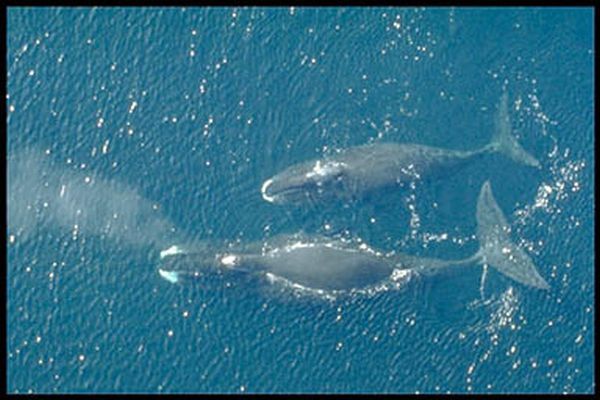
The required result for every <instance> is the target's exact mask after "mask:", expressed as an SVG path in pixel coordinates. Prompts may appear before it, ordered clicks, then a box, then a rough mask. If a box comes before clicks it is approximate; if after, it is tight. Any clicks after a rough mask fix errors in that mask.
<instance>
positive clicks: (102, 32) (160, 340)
mask: <svg viewBox="0 0 600 400" xmlns="http://www.w3.org/2000/svg"><path fill="white" fill-rule="evenodd" d="M7 14H8V15H7V25H8V29H7V54H6V61H7V96H6V109H7V128H8V137H7V165H8V185H7V200H8V209H7V215H8V229H7V245H6V248H7V254H8V256H7V280H6V282H7V296H8V299H7V300H8V302H7V330H6V334H7V343H6V349H7V360H6V367H7V368H6V374H7V389H8V391H9V392H11V393H198V392H210V393H241V392H245V393H298V392H302V393H313V392H319V393H469V392H472V393H514V392H518V393H592V392H595V381H594V361H595V360H594V354H593V351H594V338H595V336H594V335H595V332H594V313H595V309H594V288H595V287H594V261H595V260H594V248H593V238H594V234H593V232H594V219H593V215H594V206H593V205H594V186H593V177H594V176H593V175H594V174H593V166H594V150H593V148H594V141H593V110H594V97H593V61H594V51H593V43H594V37H593V10H592V9H589V8H588V9H585V8H573V9H569V8H560V9H551V8H544V9H536V8H520V9H511V8H501V9H473V8H469V9H462V8H419V9H409V8H323V9H319V8H264V9H263V8H210V9H205V8H164V9H161V8H151V9H150V8H149V9H136V8H127V9H118V8H94V9H87V8H77V9H74V8H9V9H8V11H7ZM503 91H506V92H508V95H509V111H510V118H511V122H512V128H513V133H514V134H515V136H516V137H517V138H518V140H519V142H520V143H521V144H522V145H523V147H524V148H526V149H527V150H528V151H529V152H530V153H531V154H533V155H535V157H536V158H537V159H538V160H540V162H541V165H542V166H541V168H539V169H536V168H529V167H526V166H523V165H520V164H517V163H514V162H512V161H511V160H508V159H506V158H504V157H502V156H499V155H491V156H489V157H485V158H482V159H481V160H478V161H477V162H475V163H472V164H470V165H469V166H467V167H465V168H463V169H461V170H459V171H456V172H454V173H452V174H450V175H449V176H447V177H445V178H444V179H439V180H435V181H431V182H420V183H419V184H417V185H415V186H414V187H411V188H408V189H407V190H404V191H390V190H388V191H384V192H381V193H378V194H376V195H374V196H372V197H371V198H367V199H363V200H359V201H347V202H344V201H341V202H335V201H334V202H331V203H327V204H309V205H307V206H300V207H294V206H281V205H274V204H269V203H268V202H265V201H264V200H263V199H262V198H261V194H260V186H261V184H262V182H263V181H264V180H265V179H267V178H269V177H270V176H272V175H274V174H276V173H277V172H279V171H281V170H282V169H284V168H286V167H288V166H290V165H292V164H294V163H296V162H300V161H304V160H308V159H314V158H318V157H322V156H324V155H327V154H332V153H334V152H335V151H336V150H338V149H343V148H346V147H349V146H353V145H359V144H364V143H369V142H378V141H382V142H383V141H390V142H411V143H420V144H426V145H429V146H437V147H442V148H448V149H463V150H468V149H476V148H480V147H482V146H484V145H485V144H486V143H488V142H489V141H490V139H491V137H492V135H493V133H494V128H495V119H494V116H495V109H496V106H497V104H498V102H499V99H500V97H501V95H502V93H503ZM486 180H489V181H490V183H491V186H492V188H493V191H494V195H495V197H496V200H497V202H498V204H499V206H500V208H501V209H502V210H503V212H504V213H505V214H506V217H507V220H508V222H509V223H510V225H511V229H512V232H511V237H512V239H513V240H514V241H515V242H517V243H518V244H519V245H520V246H522V247H523V248H525V249H526V250H527V252H528V253H529V255H530V256H531V258H532V260H533V262H534V263H535V265H536V266H537V268H538V270H539V272H540V274H541V275H542V276H543V277H544V278H545V279H546V280H547V282H548V283H549V285H550V287H551V288H550V290H539V289H535V288H530V287H527V286H524V285H521V284H519V283H516V282H514V281H511V280H510V279H508V278H506V277H505V276H503V275H501V274H499V273H498V272H496V271H494V270H493V269H486V272H485V274H484V273H483V271H484V270H483V269H482V268H481V267H479V266H477V267H473V268H463V269H460V270H453V271H449V272H447V273H442V274H438V275H435V276H420V275H418V274H412V275H409V276H407V277H405V278H404V279H400V280H399V281H397V282H396V284H395V285H391V286H389V287H385V288H380V290H372V291H364V292H349V293H345V294H341V295H336V296H325V295H319V294H315V293H308V292H306V291H303V290H301V289H293V288H290V287H289V286H290V285H286V284H285V283H282V282H277V281H270V280H268V279H264V277H261V276H256V275H253V274H236V273H220V272H218V271H212V272H211V271H208V272H207V273H205V274H203V275H202V277H201V278H199V279H198V280H197V281H194V282H189V283H186V284H172V283H170V282H167V281H166V280H164V279H162V278H161V277H160V275H159V274H158V273H157V271H158V267H159V265H160V260H159V252H160V251H161V250H163V249H165V248H167V247H169V246H171V245H173V244H179V243H197V242H204V241H226V242H231V243H233V242H238V243H246V242H254V241H262V240H265V239H268V238H271V237H273V236H275V235H278V234H282V233H295V232H304V233H305V234H309V235H325V236H330V237H336V238H350V239H352V240H363V241H364V242H366V243H369V245H371V246H373V247H375V248H377V249H381V250H382V251H402V252H404V253H407V254H412V255H418V256H423V257H439V258H445V259H454V258H462V257H467V256H469V255H471V254H473V253H474V252H475V251H476V250H477V248H478V244H477V237H476V236H475V231H476V220H475V205H476V200H477V195H478V193H479V190H480V188H481V185H482V184H483V182H485V181H486ZM482 276H483V279H482Z"/></svg>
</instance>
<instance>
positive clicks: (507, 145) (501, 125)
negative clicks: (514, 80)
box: [489, 91, 541, 168]
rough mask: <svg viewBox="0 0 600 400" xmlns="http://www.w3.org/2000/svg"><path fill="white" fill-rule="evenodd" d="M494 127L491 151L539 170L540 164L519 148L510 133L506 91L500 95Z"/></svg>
mask: <svg viewBox="0 0 600 400" xmlns="http://www.w3.org/2000/svg"><path fill="white" fill-rule="evenodd" d="M495 125H496V130H495V133H494V136H493V138H492V142H491V144H490V145H489V146H490V147H491V149H492V150H494V151H498V152H500V153H502V154H504V155H505V156H507V157H509V158H510V159H512V160H513V161H515V162H517V163H521V164H525V165H528V166H530V167H535V168H540V166H541V165H540V162H539V161H538V160H537V159H536V158H535V157H534V156H532V155H531V154H529V153H528V152H527V151H526V150H525V149H524V148H523V147H521V145H520V144H519V142H517V139H515V137H514V136H513V135H512V133H511V131H512V127H511V123H510V117H509V115H508V93H507V92H506V91H505V92H504V93H502V97H501V98H500V104H499V105H498V111H497V114H496V121H495Z"/></svg>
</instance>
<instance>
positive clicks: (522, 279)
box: [477, 181, 550, 289]
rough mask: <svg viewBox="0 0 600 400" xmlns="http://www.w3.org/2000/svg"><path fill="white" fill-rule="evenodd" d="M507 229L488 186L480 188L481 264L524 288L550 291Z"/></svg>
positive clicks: (506, 224)
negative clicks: (492, 268) (486, 265)
mask: <svg viewBox="0 0 600 400" xmlns="http://www.w3.org/2000/svg"><path fill="white" fill-rule="evenodd" d="M509 235H510V227H509V225H508V223H507V222H506V218H505V217H504V214H503V213H502V210H500V207H498V204H497V203H496V200H495V199H494V196H493V194H492V188H491V186H490V182H489V181H486V182H485V183H484V184H483V186H482V187H481V192H480V193H479V199H478V200H477V237H478V239H479V243H480V248H479V252H478V254H479V257H481V259H480V262H481V263H484V264H488V265H490V266H492V267H494V268H495V269H496V270H498V271H500V272H501V273H502V274H504V275H506V276H508V277H509V278H511V279H513V280H515V281H517V282H519V283H522V284H524V285H528V286H533V287H536V288H540V289H550V286H549V285H548V283H547V282H546V281H545V280H544V278H542V276H541V275H540V274H539V273H538V271H537V269H536V268H535V265H534V264H533V261H531V258H529V256H528V255H527V253H525V251H523V249H521V248H520V247H518V246H517V245H516V244H514V243H513V242H512V241H511V240H510V237H509Z"/></svg>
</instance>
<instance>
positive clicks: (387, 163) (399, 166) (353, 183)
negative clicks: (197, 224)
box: [261, 92, 540, 204]
mask: <svg viewBox="0 0 600 400" xmlns="http://www.w3.org/2000/svg"><path fill="white" fill-rule="evenodd" d="M495 122H496V134H495V135H494V136H493V138H492V141H491V142H490V143H489V144H487V145H486V146H484V147H482V148H480V149H477V150H472V151H461V150H450V149H443V148H437V147H430V146H425V145H420V144H413V143H373V144H366V145H362V146H356V147H350V148H347V149H343V150H341V151H339V152H338V153H337V154H334V155H331V156H328V157H325V158H323V159H319V160H311V161H306V162H302V163H299V164H296V165H292V166H290V167H288V168H287V169H285V170H283V171H282V172H280V173H278V174H277V175H275V176H273V177H271V178H269V179H267V180H266V181H264V183H263V184H262V187H261V194H262V197H263V199H264V200H266V201H268V202H271V203H276V204H288V203H291V204H301V203H304V202H318V201H329V200H331V199H332V198H336V197H341V198H356V197H359V196H361V195H363V194H365V193H368V192H372V191H374V190H377V189H381V188H384V187H388V186H394V185H396V186H404V185H406V184H409V183H412V182H415V181H419V180H424V179H430V178H432V177H440V176H443V175H444V174H449V173H452V171H456V170H457V169H458V168H460V167H461V166H463V165H465V164H468V163H471V162H473V161H474V160H477V159H478V158H479V157H481V156H483V155H485V154H490V153H496V152H498V153H501V154H504V155H506V156H507V157H509V158H511V159H513V160H514V161H516V162H518V163H522V164H525V165H528V166H532V167H539V166H540V163H539V162H538V161H537V160H536V159H535V158H534V157H533V156H532V155H530V154H529V153H527V152H526V151H525V150H524V149H523V148H522V147H521V146H520V145H519V143H518V142H517V141H516V139H515V138H514V137H513V136H512V135H511V132H510V131H511V127H510V119H509V115H508V95H507V93H506V92H504V94H503V96H502V98H501V100H500V104H499V106H498V111H497V116H496V121H495Z"/></svg>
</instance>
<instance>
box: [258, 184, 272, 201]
mask: <svg viewBox="0 0 600 400" xmlns="http://www.w3.org/2000/svg"><path fill="white" fill-rule="evenodd" d="M272 183H273V179H267V180H266V181H265V182H264V183H263V184H262V187H261V188H260V193H261V194H262V197H263V199H265V200H266V201H268V202H269V203H275V196H269V195H268V194H267V189H268V188H269V186H271V184H272Z"/></svg>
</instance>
